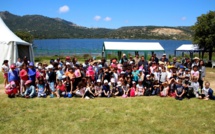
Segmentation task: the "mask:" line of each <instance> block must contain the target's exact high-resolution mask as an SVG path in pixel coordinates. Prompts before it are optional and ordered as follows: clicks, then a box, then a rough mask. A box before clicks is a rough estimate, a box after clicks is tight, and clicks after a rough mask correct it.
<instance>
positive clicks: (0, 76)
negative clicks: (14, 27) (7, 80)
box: [0, 72, 4, 84]
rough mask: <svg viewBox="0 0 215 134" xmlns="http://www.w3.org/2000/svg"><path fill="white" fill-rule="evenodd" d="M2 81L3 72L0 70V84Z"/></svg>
mask: <svg viewBox="0 0 215 134" xmlns="http://www.w3.org/2000/svg"><path fill="white" fill-rule="evenodd" d="M3 82H4V78H3V74H2V72H0V84H2V83H3Z"/></svg>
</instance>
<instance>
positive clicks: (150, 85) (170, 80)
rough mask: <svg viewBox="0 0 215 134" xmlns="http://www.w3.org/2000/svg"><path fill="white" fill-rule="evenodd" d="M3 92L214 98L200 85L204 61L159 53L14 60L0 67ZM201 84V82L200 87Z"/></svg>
mask: <svg viewBox="0 0 215 134" xmlns="http://www.w3.org/2000/svg"><path fill="white" fill-rule="evenodd" d="M2 72H3V75H4V79H5V81H4V84H5V88H6V90H5V92H6V94H8V97H16V96H20V97H25V98H33V97H47V96H50V97H51V98H54V97H57V98H60V97H68V98H71V97H73V96H76V97H82V98H85V99H92V98H95V97H107V98H109V97H116V96H120V97H123V98H127V97H135V96H152V95H157V96H161V97H167V96H170V97H173V98H175V99H177V100H183V99H184V98H188V99H190V98H192V97H196V98H199V99H205V100H208V99H211V100H215V97H214V96H213V90H212V89H211V88H210V83H209V82H208V81H206V82H204V77H205V66H204V61H203V60H200V59H199V58H198V57H195V58H194V59H193V61H191V60H190V58H186V59H184V60H182V62H178V61H177V58H176V57H174V58H173V61H172V62H170V61H169V60H168V59H167V58H166V55H165V54H163V56H162V57H161V59H158V58H157V57H156V54H153V55H152V56H151V58H150V60H149V61H147V60H145V57H144V56H142V57H139V55H138V54H136V55H135V57H132V56H130V57H129V58H128V57H127V56H126V54H123V56H122V58H121V59H117V58H113V59H111V60H110V63H107V62H106V60H105V59H104V58H102V59H101V60H93V59H88V60H85V61H84V63H83V64H81V63H79V62H78V60H77V58H76V57H73V59H71V58H70V57H69V56H67V57H66V58H65V60H61V59H60V58H58V59H56V60H54V59H51V60H50V64H49V65H48V64H46V63H37V64H36V65H34V63H33V62H30V61H27V60H23V61H22V60H21V59H18V61H17V63H14V64H12V65H10V66H9V65H8V60H5V61H4V63H3V65H2ZM203 83H204V84H203Z"/></svg>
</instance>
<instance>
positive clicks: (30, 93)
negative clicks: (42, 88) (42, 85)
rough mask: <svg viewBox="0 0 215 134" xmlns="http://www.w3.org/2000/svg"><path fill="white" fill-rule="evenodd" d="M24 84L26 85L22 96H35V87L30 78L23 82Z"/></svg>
mask: <svg viewBox="0 0 215 134" xmlns="http://www.w3.org/2000/svg"><path fill="white" fill-rule="evenodd" d="M25 86H26V91H25V93H24V95H23V96H24V97H25V98H33V97H35V96H36V89H35V87H34V86H33V85H32V81H31V80H27V81H26V82H25Z"/></svg>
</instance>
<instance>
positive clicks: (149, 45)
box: [103, 42, 164, 51]
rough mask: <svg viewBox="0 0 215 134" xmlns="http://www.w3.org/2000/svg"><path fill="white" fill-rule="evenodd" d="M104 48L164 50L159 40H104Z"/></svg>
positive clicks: (115, 49)
mask: <svg viewBox="0 0 215 134" xmlns="http://www.w3.org/2000/svg"><path fill="white" fill-rule="evenodd" d="M103 47H104V48H103V50H107V51H108V50H109V51H111V50H114V51H117V50H120V51H123V50H124V51H164V48H163V47H162V46H161V44H160V43H159V42H104V46H103Z"/></svg>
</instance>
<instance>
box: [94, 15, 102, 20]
mask: <svg viewBox="0 0 215 134" xmlns="http://www.w3.org/2000/svg"><path fill="white" fill-rule="evenodd" d="M101 18H102V17H101V16H98V15H96V16H95V17H94V18H93V19H94V20H95V21H99V20H100V19H101Z"/></svg>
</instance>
